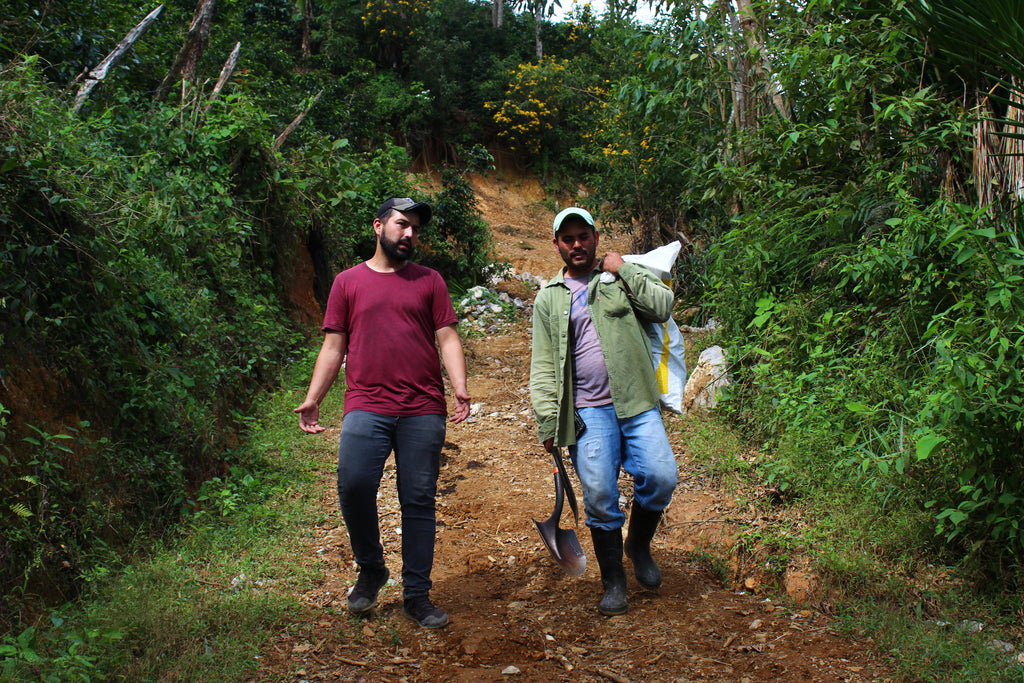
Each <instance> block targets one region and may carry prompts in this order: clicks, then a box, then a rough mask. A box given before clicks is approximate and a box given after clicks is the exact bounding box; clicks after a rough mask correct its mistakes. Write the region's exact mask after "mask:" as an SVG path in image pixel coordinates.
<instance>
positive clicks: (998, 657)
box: [685, 415, 1024, 681]
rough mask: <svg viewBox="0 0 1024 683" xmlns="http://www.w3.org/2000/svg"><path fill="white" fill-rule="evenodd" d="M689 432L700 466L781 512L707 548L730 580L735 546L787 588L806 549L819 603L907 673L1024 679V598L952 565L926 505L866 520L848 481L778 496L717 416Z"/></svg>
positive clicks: (690, 424) (766, 510)
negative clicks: (767, 563) (792, 567)
mask: <svg viewBox="0 0 1024 683" xmlns="http://www.w3.org/2000/svg"><path fill="white" fill-rule="evenodd" d="M685 438H686V443H687V450H688V454H689V457H690V459H691V461H692V463H693V464H694V465H695V466H696V467H698V468H700V469H702V470H704V471H705V472H706V474H707V476H709V477H710V478H712V479H715V480H716V481H718V482H719V483H720V485H723V486H724V487H725V488H726V489H728V490H729V491H731V492H732V493H734V494H736V495H738V496H740V497H741V498H743V499H744V500H747V501H751V500H753V502H754V503H755V504H756V505H757V506H759V508H760V509H761V510H762V518H763V519H770V520H774V522H773V524H772V526H771V527H770V528H767V529H766V528H765V527H764V525H763V524H762V525H759V526H758V528H757V529H746V528H744V527H742V526H739V527H738V528H737V531H736V536H737V538H736V543H735V544H734V545H733V550H731V551H730V550H726V549H724V548H719V549H715V548H713V547H705V548H703V549H702V550H701V555H702V557H703V558H704V559H705V560H706V561H707V562H708V563H709V565H710V566H711V567H712V568H715V569H716V570H718V573H719V575H720V576H722V578H723V580H729V576H728V572H726V571H725V570H724V567H726V566H728V565H729V559H730V558H729V557H728V553H729V552H742V553H753V554H756V555H757V556H758V557H759V558H760V559H761V560H762V562H761V564H762V565H764V560H765V558H770V559H771V566H773V567H777V568H778V582H777V587H778V589H779V592H780V593H782V592H783V590H782V588H783V586H784V572H785V569H786V567H787V566H788V565H789V564H790V563H791V562H792V561H794V560H796V559H798V558H799V557H800V556H804V557H806V558H809V559H810V563H811V568H812V570H813V571H814V572H815V573H816V574H817V576H818V577H819V578H820V580H821V587H820V590H819V591H818V592H817V594H816V596H815V597H814V599H813V602H812V606H813V607H817V608H820V609H823V610H824V611H827V612H828V613H831V614H834V615H835V616H836V617H837V628H838V630H840V631H841V632H843V633H845V634H847V635H850V636H853V637H857V638H859V639H870V640H871V641H873V642H874V644H875V646H876V647H877V649H878V651H879V652H880V653H882V655H883V656H885V657H886V658H887V659H888V662H889V664H890V665H891V666H892V667H893V668H894V670H895V671H896V672H897V674H898V675H899V677H900V680H908V681H1024V666H1022V665H1021V664H1020V663H1018V660H1017V657H1018V655H1020V657H1021V660H1022V661H1024V655H1021V652H1022V651H1024V640H1022V637H1024V636H1022V629H1021V623H1022V622H1021V619H1022V617H1024V608H1022V607H1021V605H1022V601H1021V597H1022V596H1021V595H1020V594H1019V593H1010V592H1000V593H994V592H991V591H989V590H987V588H988V587H986V586H980V585H977V584H974V583H972V581H971V577H970V576H969V575H968V574H967V573H966V572H965V571H964V570H962V569H961V568H960V567H956V566H945V565H943V564H942V562H941V560H940V559H939V557H938V554H937V552H936V550H935V548H936V545H935V544H934V542H933V539H932V538H931V537H930V534H929V528H930V527H928V525H927V524H924V523H922V520H921V519H920V513H919V512H916V513H915V512H914V511H900V510H895V509H894V510H893V511H892V512H891V514H890V515H889V517H888V518H886V519H885V520H882V521H881V522H879V521H877V520H876V521H875V522H868V521H866V520H869V519H871V514H872V513H871V510H870V509H869V508H868V507H867V506H865V505H864V504H863V503H858V501H857V500H856V497H855V496H854V495H852V494H851V492H849V491H819V492H817V494H816V495H815V496H814V498H813V499H812V498H810V497H806V498H796V499H792V498H787V497H785V496H777V495H772V493H771V492H772V487H770V486H768V485H766V482H765V481H764V479H763V476H762V473H761V471H760V468H759V462H760V459H759V458H758V457H756V451H754V450H753V449H751V448H750V447H749V446H744V444H743V440H742V439H741V438H739V437H738V436H737V432H736V430H735V429H734V428H733V427H732V426H730V425H729V424H728V423H727V422H726V421H725V420H723V419H720V418H717V417H715V416H713V415H712V416H707V417H705V418H703V419H701V420H699V421H693V420H687V421H686V436H685ZM756 491H761V492H767V493H766V494H765V495H761V496H760V497H759V496H758V495H757V494H755V492H756ZM755 499H756V500H755ZM779 539H785V541H786V542H785V543H782V542H779ZM779 597H780V599H785V597H784V595H783V596H779Z"/></svg>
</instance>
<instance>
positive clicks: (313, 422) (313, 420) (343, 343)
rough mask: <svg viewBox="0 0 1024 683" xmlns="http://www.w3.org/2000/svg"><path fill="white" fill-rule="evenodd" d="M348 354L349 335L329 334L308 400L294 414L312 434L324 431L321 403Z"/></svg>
mask: <svg viewBox="0 0 1024 683" xmlns="http://www.w3.org/2000/svg"><path fill="white" fill-rule="evenodd" d="M347 352H348V334H347V333H345V332H327V333H326V334H325V335H324V343H323V345H322V346H321V347H320V353H319V354H318V355H317V357H316V365H315V366H314V367H313V377H312V379H310V381H309V389H308V390H307V391H306V400H304V401H303V402H302V405H300V406H299V407H298V408H296V409H295V411H294V412H296V413H298V414H299V428H300V429H301V430H302V431H304V432H309V433H310V434H317V433H319V432H322V431H324V429H325V427H321V426H320V424H319V422H318V421H319V419H320V402H321V401H323V400H324V396H326V395H327V392H328V390H330V388H331V385H332V384H334V380H336V379H337V378H338V372H340V371H341V364H342V363H343V362H344V361H345V354H346V353H347Z"/></svg>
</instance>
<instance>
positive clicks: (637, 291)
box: [530, 263, 673, 446]
mask: <svg viewBox="0 0 1024 683" xmlns="http://www.w3.org/2000/svg"><path fill="white" fill-rule="evenodd" d="M600 274H601V273H600V272H599V271H598V270H597V269H596V268H595V269H594V270H593V271H591V273H590V280H589V283H588V285H587V303H588V305H589V307H590V317H591V319H592V320H593V322H594V327H595V328H596V329H597V337H598V339H599V340H600V342H601V352H602V354H603V355H604V362H605V365H606V366H607V367H608V379H609V383H610V384H611V394H612V403H613V404H614V405H615V414H616V415H617V416H618V417H620V418H626V417H633V416H635V415H639V414H640V413H642V412H644V411H646V410H650V409H651V408H655V407H657V406H658V399H659V397H660V394H659V391H658V380H657V378H656V377H655V375H654V360H653V356H652V355H651V342H650V339H649V338H648V336H647V333H646V332H645V331H644V328H643V325H642V323H645V322H665V321H666V320H668V319H669V316H670V315H671V313H672V297H673V294H672V290H671V289H670V288H669V287H668V286H667V285H665V283H663V282H662V281H661V280H660V279H659V278H658V277H657V276H656V275H655V274H654V273H652V272H651V271H649V270H648V269H646V268H644V267H643V266H638V265H636V264H634V263H625V264H623V265H622V266H621V267H620V268H619V272H618V275H619V277H618V278H616V279H615V281H614V282H611V283H608V284H605V283H603V282H601V281H600V277H599V276H600ZM570 299H571V293H570V291H569V286H568V285H566V284H565V268H563V269H562V271H561V272H560V273H559V274H558V275H556V276H555V277H554V278H552V279H551V281H550V282H548V283H547V284H546V285H545V286H544V287H543V288H541V290H540V291H539V292H538V293H537V298H536V299H535V301H534V304H533V353H532V356H531V359H530V400H531V401H532V402H533V412H534V415H535V416H536V418H537V433H538V436H539V437H540V441H541V442H544V441H546V440H547V439H549V438H552V437H554V440H555V445H556V446H569V445H572V444H575V443H576V434H575V430H574V426H573V390H572V387H573V378H572V358H571V354H570V351H569V307H570Z"/></svg>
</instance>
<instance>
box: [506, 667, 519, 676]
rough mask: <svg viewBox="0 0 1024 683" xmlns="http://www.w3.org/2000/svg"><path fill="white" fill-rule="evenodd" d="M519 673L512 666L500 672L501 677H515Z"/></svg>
mask: <svg viewBox="0 0 1024 683" xmlns="http://www.w3.org/2000/svg"><path fill="white" fill-rule="evenodd" d="M519 673H520V672H519V669H518V668H517V667H514V666H506V667H505V668H504V669H502V670H501V674H502V675H503V676H515V675H517V674H519Z"/></svg>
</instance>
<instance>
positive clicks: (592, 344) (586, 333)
mask: <svg viewBox="0 0 1024 683" xmlns="http://www.w3.org/2000/svg"><path fill="white" fill-rule="evenodd" d="M589 279H590V276H589V275H581V276H579V277H567V278H565V284H566V285H567V286H568V287H569V291H570V292H572V308H571V310H570V312H569V324H570V325H571V326H572V335H573V340H574V341H575V345H576V348H575V353H574V355H573V361H574V362H575V367H576V372H575V375H576V377H575V382H574V383H573V388H574V389H575V392H576V398H575V406H576V407H577V408H582V407H584V406H604V405H608V404H610V403H611V402H612V390H611V385H610V384H609V382H608V368H607V367H605V364H604V354H603V353H601V341H600V340H599V339H598V338H597V330H596V329H595V328H594V323H593V321H591V319H590V308H589V307H588V306H587V282H588V280H589Z"/></svg>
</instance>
